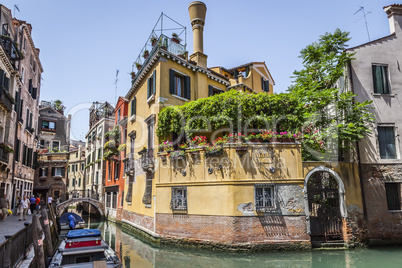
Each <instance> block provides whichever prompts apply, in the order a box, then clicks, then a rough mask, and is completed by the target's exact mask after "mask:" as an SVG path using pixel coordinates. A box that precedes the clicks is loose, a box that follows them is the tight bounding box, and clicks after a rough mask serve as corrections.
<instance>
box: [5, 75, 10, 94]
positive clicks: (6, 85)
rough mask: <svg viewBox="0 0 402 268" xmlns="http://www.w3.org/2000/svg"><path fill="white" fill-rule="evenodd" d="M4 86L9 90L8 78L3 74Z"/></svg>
mask: <svg viewBox="0 0 402 268" xmlns="http://www.w3.org/2000/svg"><path fill="white" fill-rule="evenodd" d="M4 87H5V88H6V90H7V91H10V79H9V78H8V77H6V76H4Z"/></svg>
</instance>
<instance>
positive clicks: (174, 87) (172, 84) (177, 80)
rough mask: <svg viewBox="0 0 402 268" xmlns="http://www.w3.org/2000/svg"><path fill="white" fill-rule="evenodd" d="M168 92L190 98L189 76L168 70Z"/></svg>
mask: <svg viewBox="0 0 402 268" xmlns="http://www.w3.org/2000/svg"><path fill="white" fill-rule="evenodd" d="M169 92H170V94H174V95H176V96H179V97H183V98H186V99H188V100H190V99H191V78H190V77H189V76H187V75H183V74H181V73H178V72H176V71H175V70H174V69H170V70H169Z"/></svg>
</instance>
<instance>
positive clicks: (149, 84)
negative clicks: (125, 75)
mask: <svg viewBox="0 0 402 268" xmlns="http://www.w3.org/2000/svg"><path fill="white" fill-rule="evenodd" d="M151 81H152V78H148V85H147V87H148V91H147V99H149V97H151V90H152V89H151Z"/></svg>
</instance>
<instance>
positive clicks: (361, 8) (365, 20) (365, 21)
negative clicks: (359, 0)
mask: <svg viewBox="0 0 402 268" xmlns="http://www.w3.org/2000/svg"><path fill="white" fill-rule="evenodd" d="M360 11H361V12H363V17H364V23H365V24H366V30H367V36H368V40H369V42H370V33H369V29H368V26H367V19H366V15H368V14H370V13H371V12H370V11H368V12H365V11H364V7H362V6H360V8H359V10H358V11H356V12H355V14H353V15H356V14H357V13H358V12H360Z"/></svg>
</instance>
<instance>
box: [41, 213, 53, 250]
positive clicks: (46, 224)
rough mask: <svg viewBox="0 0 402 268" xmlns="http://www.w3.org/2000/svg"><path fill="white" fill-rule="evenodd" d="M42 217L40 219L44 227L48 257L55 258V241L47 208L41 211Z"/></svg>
mask: <svg viewBox="0 0 402 268" xmlns="http://www.w3.org/2000/svg"><path fill="white" fill-rule="evenodd" d="M40 214H41V217H40V224H41V225H42V228H43V231H44V233H45V241H44V242H45V245H46V253H47V256H48V257H52V256H53V243H52V242H53V241H52V235H51V233H50V221H49V218H48V216H47V211H46V209H45V208H43V209H41V212H40Z"/></svg>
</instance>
